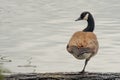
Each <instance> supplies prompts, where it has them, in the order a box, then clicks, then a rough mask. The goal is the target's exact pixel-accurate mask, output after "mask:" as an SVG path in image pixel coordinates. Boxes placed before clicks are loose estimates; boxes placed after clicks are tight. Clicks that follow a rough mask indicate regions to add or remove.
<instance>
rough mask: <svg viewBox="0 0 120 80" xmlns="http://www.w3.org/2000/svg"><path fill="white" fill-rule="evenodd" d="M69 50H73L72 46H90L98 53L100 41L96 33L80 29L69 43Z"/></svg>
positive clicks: (94, 52)
mask: <svg viewBox="0 0 120 80" xmlns="http://www.w3.org/2000/svg"><path fill="white" fill-rule="evenodd" d="M68 46H69V47H68V48H67V50H68V52H71V49H72V48H71V47H72V46H76V47H77V48H79V49H80V48H89V49H91V50H92V51H93V54H92V55H94V54H96V53H97V51H98V41H97V38H96V35H95V34H94V33H93V32H82V31H78V32H76V33H74V34H73V36H72V38H71V39H70V41H69V44H68Z"/></svg>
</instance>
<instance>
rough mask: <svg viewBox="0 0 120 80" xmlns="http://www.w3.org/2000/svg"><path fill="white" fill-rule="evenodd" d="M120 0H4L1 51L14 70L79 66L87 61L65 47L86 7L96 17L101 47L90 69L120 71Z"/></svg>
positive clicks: (0, 3) (1, 4) (1, 2)
mask: <svg viewBox="0 0 120 80" xmlns="http://www.w3.org/2000/svg"><path fill="white" fill-rule="evenodd" d="M119 4H120V1H119V0H111V1H109V0H101V1H97V0H91V1H90V0H11V1H9V0H0V55H1V56H6V58H3V59H5V60H6V59H7V60H12V62H9V61H8V62H7V61H4V62H2V63H3V66H4V67H5V68H7V69H9V70H10V71H11V72H17V73H18V72H22V73H24V72H71V71H81V70H82V68H83V64H84V61H80V60H77V59H75V58H74V57H73V56H72V55H70V54H69V53H68V52H67V51H66V45H67V43H68V41H69V39H70V37H71V35H72V34H73V33H74V32H76V31H78V30H82V29H83V28H85V26H86V25H87V23H86V21H80V22H75V21H74V20H75V19H76V18H78V17H79V15H80V13H81V12H83V11H90V12H91V13H92V14H93V15H94V18H95V21H96V27H95V33H96V35H97V37H98V40H99V44H100V48H99V52H98V54H97V55H96V56H95V57H93V58H92V59H91V60H90V61H89V64H88V65H87V68H86V70H87V71H91V72H92V71H93V72H120V69H119V66H120V51H119V48H120V42H119V41H120V37H119V36H120V34H119V32H120V15H119V13H120V5H119Z"/></svg>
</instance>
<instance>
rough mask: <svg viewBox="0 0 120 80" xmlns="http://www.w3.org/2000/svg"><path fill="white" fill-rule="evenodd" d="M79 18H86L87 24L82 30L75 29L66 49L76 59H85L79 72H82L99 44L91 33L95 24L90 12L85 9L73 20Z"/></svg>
mask: <svg viewBox="0 0 120 80" xmlns="http://www.w3.org/2000/svg"><path fill="white" fill-rule="evenodd" d="M79 20H86V21H87V22H88V25H87V27H86V28H85V29H83V30H82V31H77V32H75V33H74V34H73V36H72V38H71V39H70V41H69V43H68V45H67V51H68V52H69V53H71V54H72V55H73V56H74V57H75V58H77V59H80V60H83V59H85V64H84V67H83V70H82V71H81V73H84V72H85V68H86V65H87V63H88V61H89V60H90V58H91V57H93V56H94V55H95V54H96V53H97V51H98V48H99V45H98V41H97V37H96V35H95V34H94V33H93V31H94V27H95V24H94V19H93V16H92V14H91V13H90V12H87V11H86V12H83V13H82V14H81V15H80V17H79V18H78V19H77V20H75V21H79Z"/></svg>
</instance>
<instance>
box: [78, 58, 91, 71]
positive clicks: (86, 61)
mask: <svg viewBox="0 0 120 80" xmlns="http://www.w3.org/2000/svg"><path fill="white" fill-rule="evenodd" d="M88 61H89V59H86V60H85V65H84V67H83V70H82V71H81V72H80V73H84V72H85V68H86V65H87V63H88Z"/></svg>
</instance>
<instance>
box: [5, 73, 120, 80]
mask: <svg viewBox="0 0 120 80" xmlns="http://www.w3.org/2000/svg"><path fill="white" fill-rule="evenodd" d="M5 80H120V73H97V72H96V73H93V72H87V73H85V74H81V73H78V72H59V73H29V74H12V75H9V76H5Z"/></svg>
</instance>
